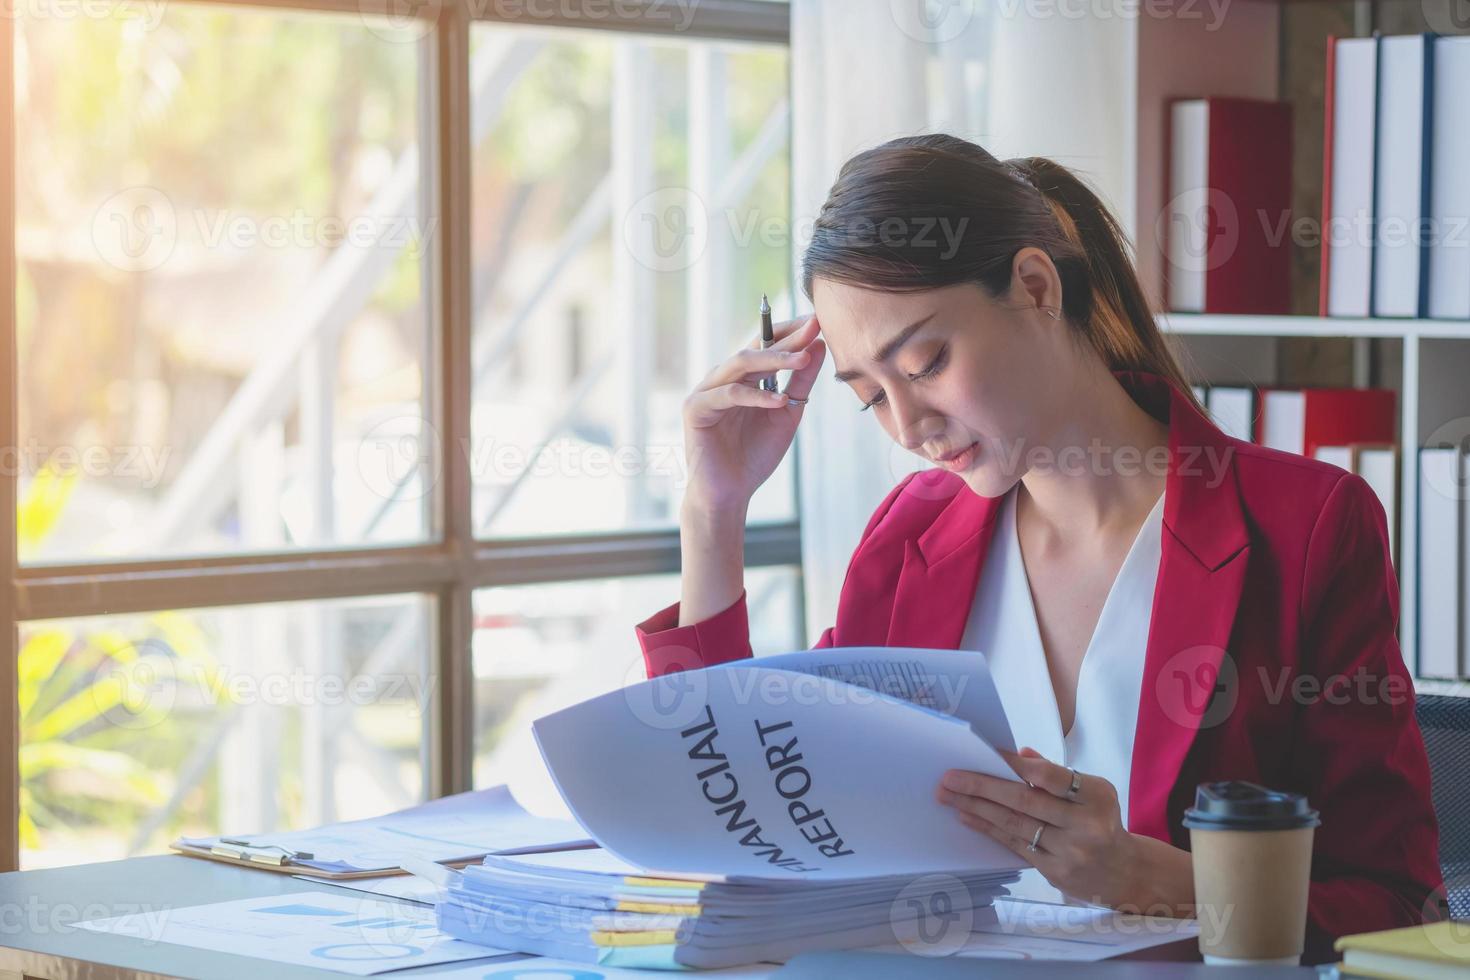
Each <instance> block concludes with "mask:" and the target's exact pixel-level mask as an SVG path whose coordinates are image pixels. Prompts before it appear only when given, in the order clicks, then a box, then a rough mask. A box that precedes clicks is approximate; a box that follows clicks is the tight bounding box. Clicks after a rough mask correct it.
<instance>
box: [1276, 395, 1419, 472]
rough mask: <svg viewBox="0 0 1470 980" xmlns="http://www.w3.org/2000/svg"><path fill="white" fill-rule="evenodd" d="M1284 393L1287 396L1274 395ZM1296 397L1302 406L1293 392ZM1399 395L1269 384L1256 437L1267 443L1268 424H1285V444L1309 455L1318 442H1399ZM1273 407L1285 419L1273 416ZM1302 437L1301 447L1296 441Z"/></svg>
mask: <svg viewBox="0 0 1470 980" xmlns="http://www.w3.org/2000/svg"><path fill="white" fill-rule="evenodd" d="M1278 392H1280V393H1285V394H1286V395H1288V398H1287V399H1285V400H1278V399H1274V398H1272V397H1271V396H1272V395H1273V394H1275V393H1278ZM1298 395H1299V396H1300V398H1301V401H1300V404H1298V403H1297V402H1296V399H1295V397H1294V396H1298ZM1396 407H1397V396H1396V394H1395V392H1393V391H1392V390H1391V389H1388V388H1306V389H1300V390H1299V389H1290V388H1273V389H1266V390H1264V391H1262V393H1261V410H1260V412H1259V413H1258V414H1257V415H1256V430H1255V441H1256V442H1257V443H1260V444H1262V445H1265V444H1266V432H1267V426H1268V425H1270V426H1271V427H1273V428H1275V427H1279V426H1281V425H1282V424H1283V423H1286V424H1287V425H1288V426H1289V428H1290V430H1291V432H1290V439H1291V440H1292V442H1293V444H1292V445H1286V446H1282V445H1280V444H1279V443H1278V446H1277V448H1285V449H1287V450H1288V451H1291V452H1300V453H1301V454H1302V455H1303V456H1311V455H1312V454H1313V453H1314V452H1316V450H1317V447H1318V446H1347V445H1351V444H1353V443H1355V442H1374V443H1397V442H1398V434H1397V431H1396V430H1397V428H1398V419H1397V412H1396ZM1273 408H1274V410H1275V411H1277V412H1282V413H1284V416H1285V417H1284V418H1274V419H1273V418H1271V413H1272V411H1273ZM1298 437H1299V438H1300V445H1301V448H1300V449H1297V448H1296V445H1295V440H1296V439H1297V438H1298Z"/></svg>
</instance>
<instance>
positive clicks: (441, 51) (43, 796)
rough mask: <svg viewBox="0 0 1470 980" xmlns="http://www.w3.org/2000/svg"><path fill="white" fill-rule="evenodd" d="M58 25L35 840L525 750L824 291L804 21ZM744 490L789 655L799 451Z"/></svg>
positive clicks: (104, 851) (29, 531) (756, 582)
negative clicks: (800, 278)
mask: <svg viewBox="0 0 1470 980" xmlns="http://www.w3.org/2000/svg"><path fill="white" fill-rule="evenodd" d="M67 11H68V13H66V14H65V15H62V14H60V8H57V10H56V11H50V14H51V15H50V16H45V17H42V16H38V15H37V14H36V12H35V11H32V10H31V9H30V8H27V9H26V10H25V11H22V12H21V13H20V15H19V16H18V17H17V18H14V19H6V20H5V21H4V22H3V24H0V30H3V31H4V32H6V36H7V40H8V41H9V42H10V43H9V50H10V52H11V53H12V55H13V57H12V58H11V67H10V70H9V71H8V73H7V74H8V77H9V78H10V79H11V82H12V90H11V92H10V94H9V98H10V99H11V100H12V104H13V106H14V117H13V126H14V131H13V132H12V133H8V134H4V135H7V136H9V137H10V138H9V139H6V140H5V141H4V143H5V145H7V146H11V147H13V148H14V150H13V156H12V158H11V163H12V165H13V173H14V184H13V207H10V208H6V209H3V211H4V213H5V215H6V217H7V219H8V220H7V223H8V225H9V227H7V228H5V229H4V230H3V232H0V234H9V235H10V240H11V241H13V243H14V258H13V262H12V263H10V264H9V268H8V269H7V270H6V271H7V273H8V275H7V276H6V279H5V283H6V286H7V287H8V288H9V290H10V292H11V299H12V301H13V302H12V307H13V309H14V310H15V316H14V318H13V321H12V324H11V328H9V329H7V330H6V331H5V337H4V340H5V344H4V346H3V350H4V356H3V357H0V361H3V363H4V366H5V368H6V370H7V372H8V377H9V379H10V381H11V383H10V384H9V385H7V387H8V389H9V390H11V391H13V392H14V396H13V398H12V399H7V400H5V404H3V405H0V443H3V444H6V445H8V446H9V447H10V450H9V451H8V453H7V458H6V459H5V460H4V463H5V466H4V467H3V469H4V473H3V480H0V506H3V507H14V508H15V511H16V513H17V520H16V521H15V522H14V524H13V525H12V526H11V529H10V531H9V532H7V533H6V535H4V536H3V539H0V559H3V561H4V562H5V568H6V574H7V575H8V576H9V578H10V579H11V580H13V582H14V588H13V590H7V591H6V593H5V595H4V601H3V603H0V617H3V618H4V620H5V621H6V622H5V625H6V626H7V627H9V628H10V629H8V630H7V633H6V635H9V636H13V637H14V639H15V641H16V642H17V644H18V645H17V646H16V647H15V649H14V653H15V658H16V660H15V662H16V671H15V673H14V674H13V675H12V683H13V685H14V686H13V687H12V688H10V689H7V691H8V693H6V694H5V695H4V697H3V703H4V704H5V705H6V706H7V709H6V710H8V711H11V712H14V715H13V716H11V717H12V719H13V720H14V721H15V723H16V726H17V727H18V729H19V731H20V732H21V741H20V744H19V746H18V747H16V750H15V752H14V753H13V755H10V756H8V757H6V758H5V760H4V766H5V767H6V768H5V772H4V774H3V775H0V798H5V797H6V796H7V794H8V798H9V799H10V800H13V801H14V803H15V805H14V806H10V807H8V808H7V812H18V813H19V823H18V824H15V823H13V822H7V824H6V825H5V826H4V827H3V828H0V868H11V867H16V866H23V867H38V866H45V865H55V864H66V863H73V862H77V861H84V860H99V859H105V858H115V857H122V856H126V855H128V854H132V853H139V852H143V851H156V850H159V849H161V848H162V847H163V846H165V845H166V844H167V842H168V841H169V840H171V839H172V838H173V837H175V836H177V835H179V834H200V833H216V832H229V831H240V832H245V831H256V830H263V829H272V828H274V827H283V826H303V825H309V824H312V823H317V822H322V821H327V820H333V819H348V818H352V817H358V816H364V815H367V814H370V813H374V812H382V811H385V810H388V809H393V808H397V807H400V806H405V805H408V804H410V803H413V802H415V801H417V800H419V799H422V798H424V797H426V796H429V795H439V794H443V793H449V792H457V791H461V790H465V789H469V788H471V787H472V786H474V785H488V784H490V783H494V782H500V781H505V780H509V779H512V778H517V779H519V778H534V773H531V774H530V776H526V775H525V774H524V773H521V772H520V771H519V770H520V769H522V768H524V767H525V764H526V763H527V762H528V761H529V762H534V761H535V758H534V752H533V751H532V750H531V749H530V747H529V743H528V742H526V736H527V733H528V727H527V726H528V724H529V721H530V720H531V719H532V718H534V717H535V716H536V715H537V714H538V713H540V712H542V711H545V710H550V709H551V707H552V706H554V705H557V704H561V703H566V699H568V698H575V697H579V696H587V695H590V694H592V693H596V692H598V691H600V690H606V689H608V688H609V687H611V686H615V685H617V684H621V683H625V682H627V681H628V680H630V679H632V678H633V677H634V676H636V674H635V673H630V671H634V670H635V665H636V662H637V661H636V643H635V641H634V637H633V632H632V628H633V624H634V622H635V621H636V620H638V619H641V618H643V617H644V616H646V615H648V614H651V613H652V612H654V611H656V610H657V609H658V608H660V607H661V606H663V605H666V604H668V603H669V602H672V601H673V600H674V599H676V598H677V570H678V539H677V531H676V528H675V524H676V521H677V514H678V505H679V499H680V495H681V493H682V490H683V482H682V481H683V476H684V473H683V461H682V455H681V453H680V452H679V418H678V414H679V406H680V401H681V400H682V398H683V395H684V392H685V391H686V390H687V388H688V386H689V385H690V384H691V383H692V381H693V380H694V379H695V378H696V377H697V376H698V375H700V374H702V373H703V371H705V370H707V369H708V367H709V366H710V365H711V364H712V363H713V362H714V361H715V360H717V359H718V358H720V357H722V356H723V355H724V354H725V353H727V352H728V350H730V349H733V348H734V347H735V346H736V345H737V344H739V343H740V342H742V340H743V338H745V337H747V336H749V335H751V333H752V331H753V329H754V325H755V322H756V319H755V310H756V306H757V304H758V302H759V297H760V294H761V293H762V292H766V293H769V294H771V297H772V300H773V302H774V303H775V305H776V306H777V308H778V312H781V311H782V310H783V309H784V310H786V311H789V310H790V309H791V308H792V305H793V304H792V285H793V284H792V273H791V269H792V256H791V252H790V241H789V239H790V235H789V224H790V222H789V215H788V211H789V207H790V205H789V194H788V184H789V134H788V130H789V111H788V107H787V101H786V100H787V89H788V64H787V54H786V47H785V42H786V36H787V30H788V28H787V14H786V10H785V8H784V6H783V5H782V4H780V3H773V2H768V0H719V2H711V3H702V4H698V5H678V6H675V5H669V4H666V3H662V2H653V0H648V2H642V3H628V4H620V5H615V6H613V7H609V6H608V5H606V4H601V3H597V2H595V0H585V2H570V3H560V4H556V5H544V8H543V7H538V5H534V4H525V5H512V6H507V5H496V4H474V3H470V4H464V5H453V4H451V5H447V6H444V7H443V8H439V7H437V6H435V5H421V7H415V8H414V11H415V13H414V16H412V17H407V18H405V17H393V18H387V17H384V18H374V17H372V16H365V15H363V14H362V13H360V11H359V9H358V6H357V5H356V4H351V3H347V2H345V0H343V2H341V3H338V2H337V0H302V3H301V7H300V9H294V7H293V4H292V3H290V2H288V3H284V4H273V5H272V6H271V7H270V8H260V7H250V6H246V5H238V6H237V5H235V4H233V3H229V2H216V0H210V2H196V3H171V4H168V5H166V6H165V5H156V6H146V7H145V6H139V7H137V8H134V7H132V6H130V5H129V4H126V3H123V4H118V5H115V6H112V7H107V8H97V7H85V6H83V7H71V8H67ZM676 15H677V16H676ZM17 136H19V137H20V138H18V139H17V138H16V137H17ZM751 513H752V526H751V530H750V533H749V535H748V539H747V555H748V561H749V564H750V565H751V573H750V577H749V584H750V594H751V601H752V604H753V607H754V606H758V607H759V609H760V610H761V615H760V616H759V617H758V626H757V629H758V631H759V635H758V636H757V638H756V640H757V643H758V644H759V645H761V646H763V647H790V646H792V645H794V644H795V643H797V642H798V641H799V638H800V636H801V633H802V624H801V601H800V595H801V593H800V576H799V573H798V572H797V571H796V569H795V565H796V563H797V561H798V560H799V546H798V537H797V532H798V526H797V523H796V515H795V509H794V493H793V477H792V474H791V472H790V471H789V469H785V468H783V470H782V471H780V472H778V474H777V476H776V478H774V479H773V480H772V481H771V482H770V484H769V485H768V486H767V487H766V488H764V489H763V491H762V494H761V496H760V497H759V498H758V499H757V501H756V502H755V503H754V505H753V507H752V511H751Z"/></svg>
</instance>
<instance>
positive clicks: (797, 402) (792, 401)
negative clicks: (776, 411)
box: [786, 395, 806, 405]
mask: <svg viewBox="0 0 1470 980" xmlns="http://www.w3.org/2000/svg"><path fill="white" fill-rule="evenodd" d="M786 403H787V404H788V405H805V404H806V399H805V398H793V397H791V396H790V395H787V396H786Z"/></svg>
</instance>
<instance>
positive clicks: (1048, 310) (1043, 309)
mask: <svg viewBox="0 0 1470 980" xmlns="http://www.w3.org/2000/svg"><path fill="white" fill-rule="evenodd" d="M1037 309H1038V310H1040V311H1041V312H1043V313H1045V314H1046V315H1047V316H1049V317H1051V318H1052V319H1053V320H1056V319H1060V317H1061V314H1060V313H1058V312H1057V311H1056V310H1053V309H1051V308H1050V307H1046V306H1038V307H1037Z"/></svg>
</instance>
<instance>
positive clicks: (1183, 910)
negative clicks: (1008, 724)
mask: <svg viewBox="0 0 1470 980" xmlns="http://www.w3.org/2000/svg"><path fill="white" fill-rule="evenodd" d="M1001 755H1003V756H1004V757H1005V760H1006V761H1007V762H1009V763H1010V764H1011V768H1013V769H1014V770H1015V771H1016V775H1018V776H1020V777H1021V778H1022V779H1024V780H1025V781H1026V782H1014V781H1012V780H1009V779H1000V778H998V777H995V776H987V775H985V774H984V773H978V772H968V771H965V770H959V769H951V770H950V771H949V772H947V773H945V774H944V778H943V780H942V781H941V783H940V785H939V788H938V791H937V794H936V795H937V798H938V800H939V802H940V803H943V804H946V805H948V806H952V807H954V808H955V810H956V811H957V812H958V813H959V817H960V819H961V820H962V821H964V823H965V824H966V826H968V827H970V828H972V829H974V830H977V831H979V832H980V833H983V834H985V835H987V836H988V837H991V838H993V839H994V840H996V841H998V842H1000V843H1001V844H1003V845H1005V846H1006V847H1008V848H1010V849H1011V850H1012V851H1014V852H1015V853H1016V854H1018V855H1019V856H1020V857H1022V858H1024V859H1025V860H1027V861H1029V862H1030V863H1031V864H1033V865H1034V866H1035V867H1036V869H1037V870H1038V871H1040V872H1041V873H1042V875H1043V876H1044V877H1045V878H1046V880H1047V881H1049V882H1051V883H1052V885H1054V886H1055V887H1057V888H1058V889H1060V890H1061V891H1062V892H1064V893H1065V894H1067V895H1070V896H1072V897H1074V898H1080V899H1082V900H1084V901H1087V902H1091V903H1093V904H1095V905H1105V906H1108V907H1110V908H1117V909H1123V910H1126V911H1130V912H1146V913H1148V914H1152V915H1161V914H1163V915H1190V914H1192V913H1193V904H1194V880H1193V872H1192V868H1191V865H1190V858H1189V852H1187V851H1183V850H1180V849H1179V848H1176V847H1173V846H1171V845H1169V844H1166V843H1164V842H1162V841H1157V840H1154V839H1153V838H1150V837H1142V836H1140V835H1137V834H1130V833H1129V832H1128V831H1127V830H1126V829H1125V828H1124V826H1123V818H1122V812H1121V810H1120V809H1119V807H1118V791H1117V790H1116V789H1115V788H1114V787H1113V784H1112V783H1110V782H1108V781H1107V780H1106V779H1104V778H1102V777H1101V776H1092V775H1088V774H1086V773H1082V774H1080V775H1079V778H1078V787H1077V792H1076V794H1075V795H1073V796H1071V797H1070V798H1069V790H1070V789H1071V788H1072V783H1073V779H1072V770H1070V769H1067V768H1066V767H1064V766H1059V765H1056V764H1054V763H1052V762H1048V761H1047V760H1046V759H1044V758H1042V757H1041V755H1040V753H1038V752H1036V751H1035V750H1034V749H1022V750H1021V751H1020V753H1019V754H1016V753H1011V752H1005V751H1002V752H1001ZM1027 783H1030V785H1029V786H1028V785H1027ZM1037 828H1041V836H1040V839H1039V840H1036V849H1035V850H1032V849H1031V843H1032V840H1033V839H1035V838H1036V832H1037ZM1163 906H1167V907H1168V911H1164V910H1163V908H1162V907H1163Z"/></svg>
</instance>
